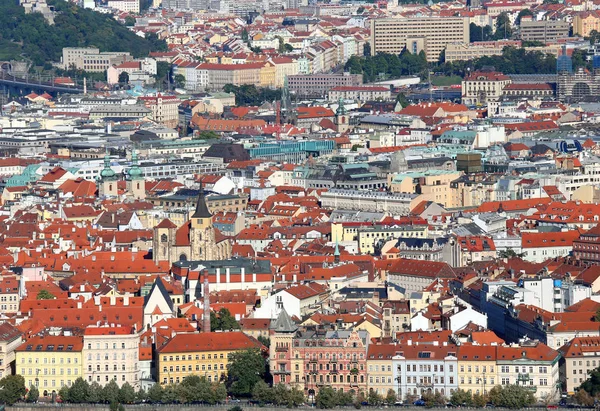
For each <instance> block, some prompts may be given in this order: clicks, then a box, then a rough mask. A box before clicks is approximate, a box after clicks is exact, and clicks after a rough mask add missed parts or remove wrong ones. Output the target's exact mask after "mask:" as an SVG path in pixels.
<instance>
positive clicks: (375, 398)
mask: <svg viewBox="0 0 600 411" xmlns="http://www.w3.org/2000/svg"><path fill="white" fill-rule="evenodd" d="M367 402H368V403H369V405H380V404H381V403H382V402H383V398H382V397H381V395H379V394H378V393H377V391H375V390H369V396H368V397H367Z"/></svg>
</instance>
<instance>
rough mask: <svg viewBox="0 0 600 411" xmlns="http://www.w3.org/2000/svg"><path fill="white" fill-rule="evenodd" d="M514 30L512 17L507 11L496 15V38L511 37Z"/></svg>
mask: <svg viewBox="0 0 600 411" xmlns="http://www.w3.org/2000/svg"><path fill="white" fill-rule="evenodd" d="M512 34H513V30H512V27H511V26H510V17H509V16H508V13H507V12H502V13H500V14H499V15H498V17H496V31H495V32H494V38H495V39H496V40H500V39H509V38H511V37H512Z"/></svg>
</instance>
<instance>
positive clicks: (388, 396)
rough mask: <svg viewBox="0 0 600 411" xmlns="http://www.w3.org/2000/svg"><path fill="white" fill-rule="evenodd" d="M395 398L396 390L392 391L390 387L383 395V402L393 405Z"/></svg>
mask: <svg viewBox="0 0 600 411" xmlns="http://www.w3.org/2000/svg"><path fill="white" fill-rule="evenodd" d="M397 400H398V397H397V396H396V391H394V390H392V389H391V388H390V389H389V390H388V392H387V394H386V396H385V402H386V403H387V404H388V405H394V404H395V403H396V401H397Z"/></svg>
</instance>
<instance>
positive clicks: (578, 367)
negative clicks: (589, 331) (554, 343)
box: [558, 337, 600, 395]
mask: <svg viewBox="0 0 600 411" xmlns="http://www.w3.org/2000/svg"><path fill="white" fill-rule="evenodd" d="M558 351H559V352H560V354H561V356H562V358H561V359H560V374H561V375H562V376H564V378H563V381H562V389H563V390H564V391H565V392H567V394H569V395H573V394H574V393H575V392H576V389H577V388H578V387H579V386H580V385H581V384H582V383H583V382H584V381H585V380H586V379H587V378H588V375H589V373H590V372H592V371H593V370H595V369H596V368H598V366H600V337H575V338H573V339H572V340H570V341H569V342H568V343H566V344H565V345H563V346H562V347H561V348H560V349H559V350H558Z"/></svg>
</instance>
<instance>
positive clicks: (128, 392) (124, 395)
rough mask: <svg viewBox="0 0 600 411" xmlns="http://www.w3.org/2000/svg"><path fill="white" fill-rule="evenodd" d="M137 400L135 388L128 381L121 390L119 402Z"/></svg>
mask: <svg viewBox="0 0 600 411" xmlns="http://www.w3.org/2000/svg"><path fill="white" fill-rule="evenodd" d="M134 401H135V390H134V389H133V387H132V386H131V384H129V383H128V382H126V383H125V384H123V386H122V387H121V389H120V390H119V402H120V403H121V404H132V403H133V402H134Z"/></svg>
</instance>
